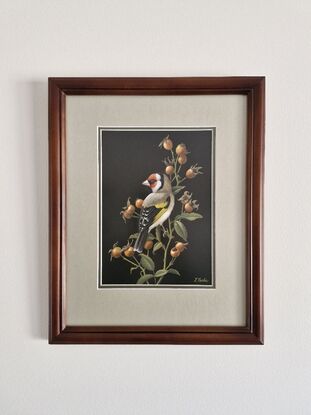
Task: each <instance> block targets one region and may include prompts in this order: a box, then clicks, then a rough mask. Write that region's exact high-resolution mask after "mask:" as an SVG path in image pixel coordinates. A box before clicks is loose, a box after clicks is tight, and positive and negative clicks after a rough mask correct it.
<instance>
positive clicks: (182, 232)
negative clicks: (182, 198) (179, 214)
mask: <svg viewBox="0 0 311 415" xmlns="http://www.w3.org/2000/svg"><path fill="white" fill-rule="evenodd" d="M174 229H175V232H176V233H177V235H178V236H180V237H181V238H182V239H183V240H184V241H187V238H188V232H187V229H186V227H185V225H184V224H183V223H182V222H180V221H179V220H175V222H174Z"/></svg>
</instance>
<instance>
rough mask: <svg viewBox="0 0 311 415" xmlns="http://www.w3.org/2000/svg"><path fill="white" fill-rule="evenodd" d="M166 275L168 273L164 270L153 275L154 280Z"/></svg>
mask: <svg viewBox="0 0 311 415" xmlns="http://www.w3.org/2000/svg"><path fill="white" fill-rule="evenodd" d="M167 273H168V271H167V270H166V269H159V271H157V272H156V273H155V277H156V278H159V277H164V275H166V274H167Z"/></svg>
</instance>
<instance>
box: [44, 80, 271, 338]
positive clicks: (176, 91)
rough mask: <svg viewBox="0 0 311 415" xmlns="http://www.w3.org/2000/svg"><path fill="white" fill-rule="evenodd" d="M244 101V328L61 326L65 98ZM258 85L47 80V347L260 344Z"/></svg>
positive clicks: (261, 89) (261, 83)
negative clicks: (224, 97) (220, 97)
mask: <svg viewBox="0 0 311 415" xmlns="http://www.w3.org/2000/svg"><path fill="white" fill-rule="evenodd" d="M202 94H203V95H204V94H243V95H246V96H247V158H246V160H247V161H246V162H247V166H246V178H245V180H246V218H245V221H246V264H245V269H246V307H247V309H246V316H247V319H246V325H245V326H241V327H237V326H221V327H220V326H118V327H111V326H68V325H67V324H66V96H67V95H202ZM264 123H265V78H264V77H199V78H49V232H50V233H49V235H50V236H49V253H50V268H49V278H50V297H49V299H50V310H49V342H50V343H53V344H74V343H85V344H88V343H97V344H101V343H102V344H105V343H110V344H113V343H115V344H117V343H123V344H126V343H150V344H152V343H156V344H263V185H264Z"/></svg>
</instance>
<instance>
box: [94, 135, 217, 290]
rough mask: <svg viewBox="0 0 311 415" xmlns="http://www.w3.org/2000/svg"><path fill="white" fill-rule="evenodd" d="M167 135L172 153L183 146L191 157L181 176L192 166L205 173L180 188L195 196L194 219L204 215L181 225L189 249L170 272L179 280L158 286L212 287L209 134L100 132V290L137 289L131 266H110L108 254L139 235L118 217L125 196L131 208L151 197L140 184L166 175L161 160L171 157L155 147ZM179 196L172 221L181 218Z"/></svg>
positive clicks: (132, 223)
mask: <svg viewBox="0 0 311 415" xmlns="http://www.w3.org/2000/svg"><path fill="white" fill-rule="evenodd" d="M167 134H170V136H171V138H172V140H173V142H174V148H175V147H176V145H177V144H179V143H185V144H186V146H187V148H188V150H189V151H190V152H191V153H190V154H189V155H188V162H187V164H185V165H184V166H183V167H182V169H181V175H182V176H183V174H184V173H185V171H186V170H187V168H189V167H190V166H191V165H192V164H195V163H198V164H199V165H200V166H202V167H203V170H202V171H203V173H204V174H202V175H198V176H197V177H195V178H194V179H191V180H186V181H185V182H183V185H186V186H187V189H185V190H189V191H190V192H191V193H193V199H196V200H198V202H199V204H200V207H199V211H198V213H200V214H201V215H203V219H199V220H196V221H194V222H189V221H184V222H183V223H184V224H185V226H186V228H187V230H188V242H189V246H188V249H187V250H185V251H184V252H183V253H182V254H181V255H180V256H179V257H178V258H177V260H176V261H175V264H174V266H173V267H174V268H175V269H177V270H178V271H179V272H180V274H181V276H176V275H169V274H168V275H166V276H165V277H164V279H163V281H162V285H164V284H177V285H179V284H195V278H196V277H199V278H205V279H207V282H205V284H207V285H210V284H211V281H212V275H211V272H212V252H211V239H212V238H211V232H212V229H211V203H212V131H211V130H208V131H199V130H183V131H174V130H173V131H170V130H167V131H163V130H162V131H157V130H151V131H150V130H148V131H131V130H126V131H124V130H123V131H117V130H114V131H105V130H103V131H102V135H101V140H102V147H101V148H102V177H101V186H102V195H103V196H102V207H101V208H102V224H101V226H102V246H101V249H102V250H103V252H102V284H135V283H136V281H137V279H138V278H139V272H138V270H137V271H134V272H133V274H132V275H130V273H129V268H130V264H128V263H127V262H125V261H123V260H122V259H120V258H119V259H113V260H112V261H110V255H109V253H108V251H109V249H110V248H111V247H112V245H113V244H114V243H115V242H118V243H119V246H123V245H125V244H126V242H127V238H128V236H129V235H130V234H132V233H136V232H137V220H136V219H131V220H129V221H127V223H126V224H125V223H124V221H123V219H122V217H121V216H120V211H121V209H122V207H123V206H125V205H126V201H127V198H128V197H129V196H130V197H131V200H132V201H133V202H135V200H136V199H137V198H141V199H144V198H145V197H146V196H147V195H148V194H149V193H150V190H149V189H148V188H147V187H146V186H143V185H142V182H143V181H144V180H145V179H146V178H147V177H148V176H149V175H150V174H151V173H162V172H164V168H165V166H164V164H163V159H164V158H165V157H166V156H170V152H169V151H166V150H164V149H162V148H159V143H160V142H161V140H162V139H163V138H164V137H165V136H166V135H167ZM182 193H183V191H182V192H180V193H179V194H178V195H176V197H175V207H174V211H173V213H172V215H171V217H174V216H175V215H176V214H177V213H180V208H181V205H180V202H178V201H177V199H178V198H179V197H180V196H181V195H182ZM164 225H165V224H164ZM179 240H180V239H179ZM159 252H160V251H159ZM159 256H160V254H159ZM160 268H161V267H160ZM156 269H159V268H158V267H157V268H156ZM200 284H204V283H202V282H201V283H200Z"/></svg>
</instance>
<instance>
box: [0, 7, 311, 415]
mask: <svg viewBox="0 0 311 415" xmlns="http://www.w3.org/2000/svg"><path fill="white" fill-rule="evenodd" d="M0 52H1V55H0V85H1V87H0V91H1V97H0V114H1V116H0V119H1V134H0V139H1V149H0V156H1V163H0V168H1V173H0V182H1V203H0V218H1V233H0V238H1V247H0V250H1V251H0V252H1V261H0V266H1V274H0V275H1V286H0V319H1V322H0V325H1V336H0V382H1V383H0V413H1V414H4V415H7V414H14V415H15V414H22V415H28V414H29V415H36V414H40V415H41V414H45V415H50V414H57V415H58V414H59V415H63V414H83V415H84V414H135V415H136V414H207V413H208V414H239V415H240V414H282V415H283V414H310V413H311V396H310V386H311V385H310V381H311V376H310V371H311V317H310V316H311V282H310V280H311V259H310V256H311V255H310V253H311V250H310V245H311V237H310V235H311V219H310V218H311V214H310V211H311V208H310V203H311V185H310V178H311V177H310V173H311V105H310V104H311V98H310V92H311V91H310V88H311V3H310V1H309V0H302V1H298V0H296V1H290V0H287V1H285V0H283V1H281V0H279V1H276V0H265V1H259V0H257V1H252V0H245V1H244V0H235V1H230V0H227V1H226V0H210V1H207V0H205V1H204V0H202V1H201V0H198V1H195V0H194V1H186V0H179V1H178V0H157V1H150V0H145V1H142V0H141V1H139V0H133V1H112V0H111V1H108V0H93V1H91V0H89V1H82V0H79V1H78V0H75V1H74V0H66V1H60V0H54V1H48V0H29V1H22V0H20V1H17V0H0ZM148 75H149V76H152V75H153V76H182V75H266V76H267V126H266V192H265V194H266V203H265V345H264V346H263V347H259V346H258V347H257V346H200V347H199V346H49V345H48V344H47V318H48V315H47V299H48V277H47V259H48V255H47V240H48V237H47V225H48V202H47V196H48V189H47V176H48V175H47V158H48V155H47V77H48V76H148Z"/></svg>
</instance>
